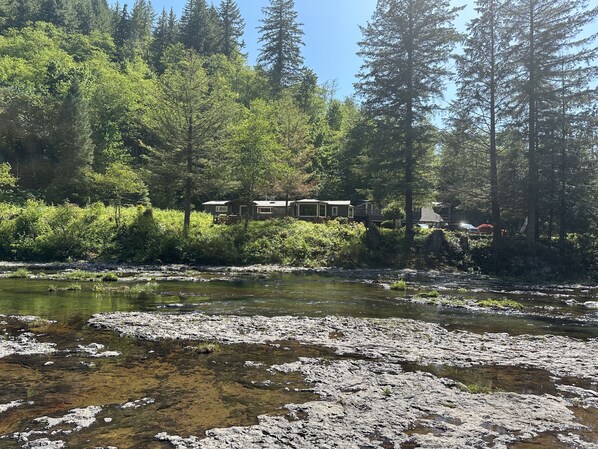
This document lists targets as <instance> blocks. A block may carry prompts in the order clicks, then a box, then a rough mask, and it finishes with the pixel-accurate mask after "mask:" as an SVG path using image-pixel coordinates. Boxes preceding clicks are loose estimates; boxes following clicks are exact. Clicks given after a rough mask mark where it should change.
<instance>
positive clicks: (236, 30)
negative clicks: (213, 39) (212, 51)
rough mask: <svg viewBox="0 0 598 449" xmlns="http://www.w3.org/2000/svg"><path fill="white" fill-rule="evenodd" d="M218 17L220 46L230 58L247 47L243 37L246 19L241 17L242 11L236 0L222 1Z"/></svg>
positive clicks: (223, 52)
mask: <svg viewBox="0 0 598 449" xmlns="http://www.w3.org/2000/svg"><path fill="white" fill-rule="evenodd" d="M218 19H219V22H220V28H221V32H220V42H219V45H218V47H219V48H220V51H221V52H222V54H223V55H224V56H226V57H227V58H229V59H230V58H231V57H232V56H233V55H235V54H237V53H240V51H241V49H242V48H243V47H245V42H243V40H242V39H241V37H242V36H243V29H244V28H245V21H244V20H243V17H241V11H239V7H238V6H237V3H236V2H235V0H222V1H221V2H220V6H219V7H218Z"/></svg>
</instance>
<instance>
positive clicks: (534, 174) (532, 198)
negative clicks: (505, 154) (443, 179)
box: [527, 1, 538, 250]
mask: <svg viewBox="0 0 598 449" xmlns="http://www.w3.org/2000/svg"><path fill="white" fill-rule="evenodd" d="M529 13H530V16H529V19H530V22H529V33H530V35H529V61H528V63H529V80H528V82H529V86H528V95H529V99H528V100H529V105H528V134H529V135H528V186H527V245H528V248H529V249H530V250H533V249H535V246H536V240H537V238H538V236H537V229H538V210H537V208H538V162H537V160H536V141H537V139H536V120H537V111H536V85H535V84H536V73H535V72H536V60H535V36H534V33H535V23H534V20H535V17H534V2H533V1H530V2H529Z"/></svg>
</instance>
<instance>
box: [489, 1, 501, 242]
mask: <svg viewBox="0 0 598 449" xmlns="http://www.w3.org/2000/svg"><path fill="white" fill-rule="evenodd" d="M495 20H496V11H495V9H494V2H493V3H492V29H491V30H490V39H491V42H490V45H491V54H490V204H491V207H492V226H493V231H492V237H493V238H492V244H493V245H494V246H497V245H499V244H500V238H501V235H502V223H501V219H500V204H499V196H498V163H497V159H498V157H497V150H496V46H495V34H496V22H495Z"/></svg>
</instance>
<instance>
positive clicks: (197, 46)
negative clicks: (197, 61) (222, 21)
mask: <svg viewBox="0 0 598 449" xmlns="http://www.w3.org/2000/svg"><path fill="white" fill-rule="evenodd" d="M179 38H180V42H181V43H182V44H183V45H184V46H185V47H187V48H191V49H193V50H195V51H196V52H197V53H199V54H200V55H203V56H207V55H211V54H214V53H216V49H217V47H218V44H217V42H218V23H217V17H216V13H215V10H214V9H213V8H210V7H208V5H207V3H206V0H187V3H186V4H185V7H184V9H183V14H182V15H181V22H180V37H179Z"/></svg>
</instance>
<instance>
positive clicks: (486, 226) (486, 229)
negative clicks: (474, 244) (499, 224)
mask: <svg viewBox="0 0 598 449" xmlns="http://www.w3.org/2000/svg"><path fill="white" fill-rule="evenodd" d="M478 231H480V234H492V233H493V232H494V226H492V225H491V224H490V223H483V224H481V225H479V226H478Z"/></svg>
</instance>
